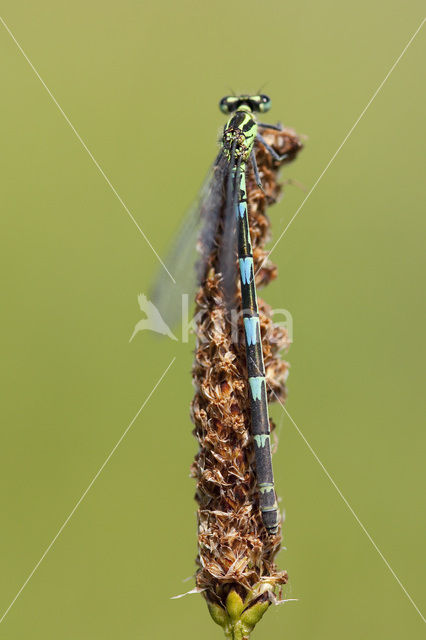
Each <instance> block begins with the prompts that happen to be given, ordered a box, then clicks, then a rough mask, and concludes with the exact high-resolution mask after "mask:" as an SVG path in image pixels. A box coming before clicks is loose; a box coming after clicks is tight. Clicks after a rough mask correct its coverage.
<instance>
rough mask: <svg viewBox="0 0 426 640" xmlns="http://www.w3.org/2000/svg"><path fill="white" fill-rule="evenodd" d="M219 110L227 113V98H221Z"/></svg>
mask: <svg viewBox="0 0 426 640" xmlns="http://www.w3.org/2000/svg"><path fill="white" fill-rule="evenodd" d="M219 109H220V110H221V111H222V113H229V102H228V98H222V100H221V101H220V102H219Z"/></svg>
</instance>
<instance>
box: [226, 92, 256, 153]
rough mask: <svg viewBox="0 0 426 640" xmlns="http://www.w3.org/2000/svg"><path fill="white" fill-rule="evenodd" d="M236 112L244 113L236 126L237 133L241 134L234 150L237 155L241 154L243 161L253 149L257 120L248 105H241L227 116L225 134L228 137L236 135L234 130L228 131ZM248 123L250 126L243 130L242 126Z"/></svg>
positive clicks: (233, 137)
mask: <svg viewBox="0 0 426 640" xmlns="http://www.w3.org/2000/svg"><path fill="white" fill-rule="evenodd" d="M237 113H244V118H243V119H242V121H241V123H240V124H239V125H238V127H236V128H237V129H238V130H239V131H240V134H239V135H240V136H241V138H240V144H237V149H236V152H237V155H242V157H243V161H245V160H248V158H249V157H250V153H251V151H252V149H253V145H254V141H255V139H256V135H257V122H256V118H255V116H254V114H253V112H252V110H251V109H250V107H248V106H247V105H241V106H240V107H238V109H236V111H235V112H234V113H233V114H232V116H231V118H229V120H228V122H227V124H226V127H225V136H226V135H228V136H229V137H230V138H232V139H235V137H236V136H237V135H238V134H237V133H236V132H235V131H232V132H231V131H228V130H229V128H230V127H231V124H232V126H233V127H234V125H235V123H234V122H233V120H234V118H235V115H236V114H237ZM249 124H250V125H251V126H249V127H247V128H246V129H245V130H244V127H246V126H247V125H249Z"/></svg>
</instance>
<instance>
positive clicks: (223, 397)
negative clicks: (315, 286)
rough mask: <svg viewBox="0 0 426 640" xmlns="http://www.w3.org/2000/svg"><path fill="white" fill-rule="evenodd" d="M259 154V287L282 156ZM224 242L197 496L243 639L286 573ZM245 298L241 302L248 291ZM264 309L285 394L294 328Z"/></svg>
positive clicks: (219, 595)
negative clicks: (263, 478)
mask: <svg viewBox="0 0 426 640" xmlns="http://www.w3.org/2000/svg"><path fill="white" fill-rule="evenodd" d="M263 136H264V138H265V139H266V141H267V142H268V144H270V145H271V146H272V147H273V148H274V149H275V150H276V151H277V153H278V154H280V155H282V154H285V153H286V154H288V156H287V158H286V159H285V160H284V162H283V163H282V164H285V163H287V162H289V161H291V160H292V159H293V158H294V157H295V156H296V154H297V153H298V151H299V150H300V149H301V148H302V145H301V143H300V140H299V138H298V137H297V136H296V134H295V133H294V132H293V131H292V130H290V129H284V130H283V131H275V130H272V129H270V130H266V131H265V132H263ZM256 159H257V164H258V168H259V172H260V175H261V179H262V185H263V189H264V191H262V190H261V189H259V188H258V187H257V185H256V183H255V180H254V176H253V175H252V174H251V173H249V174H248V176H247V194H248V211H249V219H250V230H251V239H252V246H253V256H254V270H255V273H257V275H256V285H257V287H258V288H259V287H262V286H265V285H267V284H268V283H269V282H270V281H271V280H273V279H274V278H276V276H277V269H276V267H275V265H273V264H272V263H271V262H270V260H269V259H268V258H267V252H266V251H265V244H266V242H267V241H268V240H269V218H268V216H267V214H266V210H267V207H268V206H269V205H271V204H273V203H274V202H276V200H277V199H278V197H279V195H280V192H281V185H280V184H279V183H278V182H277V173H278V170H279V163H278V162H276V161H274V160H273V159H272V157H271V155H270V154H269V153H268V152H267V151H266V150H265V149H264V148H263V146H262V145H259V146H258V148H257V151H256ZM219 244H220V238H218V239H217V243H216V248H215V249H214V250H213V251H212V254H211V256H210V257H209V265H210V268H209V270H208V273H207V276H206V278H205V280H204V282H203V285H202V287H200V289H199V291H198V293H197V296H196V312H197V318H198V322H197V326H196V335H197V347H196V352H195V361H194V366H193V381H194V386H195V396H194V399H193V402H192V407H191V410H192V420H193V422H194V425H195V428H194V432H193V433H194V436H195V437H196V438H197V440H198V443H199V450H198V453H197V455H196V456H195V460H194V462H193V464H192V468H191V473H192V476H193V477H194V478H195V479H196V481H197V491H196V500H197V502H198V557H197V564H198V567H199V568H198V571H197V574H196V583H197V587H198V588H199V589H203V590H204V591H203V593H204V596H205V597H206V599H207V603H208V606H209V610H210V613H211V615H212V617H213V619H214V620H215V622H217V623H218V624H220V625H221V626H222V627H224V628H225V630H226V629H228V632H227V633H228V635H229V629H231V628H232V629H234V631H235V634H236V629H237V627H238V629H239V631H238V634H236V635H235V637H237V635H238V637H241V638H244V637H248V635H249V633H250V631H251V629H252V628H253V627H254V625H255V624H256V622H257V621H258V620H259V619H260V617H261V616H262V615H263V613H264V612H265V610H266V609H267V608H268V606H269V604H270V603H271V602H272V601H273V597H274V596H273V592H274V590H275V588H276V587H277V586H278V587H279V586H280V585H283V584H285V583H286V581H287V573H286V572H285V571H278V569H277V567H276V565H275V562H274V558H275V555H276V553H277V551H278V550H279V548H280V544H281V530H279V531H278V533H277V534H276V535H273V536H271V535H269V534H268V533H267V532H266V529H265V527H264V525H263V523H262V518H261V514H260V511H259V507H258V496H257V489H256V470H255V465H254V451H253V443H252V438H251V435H250V410H249V400H248V389H247V386H248V385H247V371H246V356H245V345H244V335H243V330H242V327H241V326H239V327H238V328H237V329H236V331H235V329H234V335H233V333H232V331H231V323H230V320H229V312H228V310H227V308H226V305H225V302H224V299H223V294H222V290H221V287H220V274H218V273H217V270H216V269H217V258H218V256H217V246H218V245H219ZM236 273H237V271H236ZM239 304H240V307H241V297H239ZM259 316H260V325H261V334H262V345H263V354H264V362H265V371H266V380H267V386H268V400H269V402H273V401H275V400H276V399H277V398H279V399H280V400H284V399H285V396H286V389H285V380H286V377H287V371H288V364H287V363H286V362H285V361H283V360H281V358H280V356H279V352H280V351H281V350H282V349H286V348H287V347H288V346H289V339H288V335H287V332H286V330H285V329H284V328H283V327H280V326H278V325H275V324H274V323H273V321H272V310H271V307H269V305H267V304H266V303H265V302H263V301H262V300H260V299H259ZM238 324H239V325H242V323H241V322H239V323H238ZM235 334H236V335H235ZM273 426H274V425H273V424H271V428H273ZM230 637H233V636H232V635H231V636H230Z"/></svg>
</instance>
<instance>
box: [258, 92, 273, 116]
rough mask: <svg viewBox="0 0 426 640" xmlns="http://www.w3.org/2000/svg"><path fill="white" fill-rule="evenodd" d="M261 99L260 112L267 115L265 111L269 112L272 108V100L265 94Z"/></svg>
mask: <svg viewBox="0 0 426 640" xmlns="http://www.w3.org/2000/svg"><path fill="white" fill-rule="evenodd" d="M259 97H260V103H259V111H261V112H262V113H265V111H269V109H270V108H271V98H270V97H269V96H266V95H265V94H262V95H261V96H259Z"/></svg>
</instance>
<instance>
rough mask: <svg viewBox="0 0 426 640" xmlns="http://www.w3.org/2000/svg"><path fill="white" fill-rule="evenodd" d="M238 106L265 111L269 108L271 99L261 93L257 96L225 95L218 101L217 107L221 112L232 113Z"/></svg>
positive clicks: (255, 110) (254, 110)
mask: <svg viewBox="0 0 426 640" xmlns="http://www.w3.org/2000/svg"><path fill="white" fill-rule="evenodd" d="M240 107H248V108H249V109H250V111H253V112H260V113H265V112H266V111H269V109H270V108H271V99H270V97H269V96H266V95H265V94H263V93H262V94H260V95H258V96H248V95H242V96H225V97H224V98H222V100H221V101H220V102H219V109H220V110H221V111H222V113H232V112H233V111H237V109H239V108H240Z"/></svg>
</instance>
